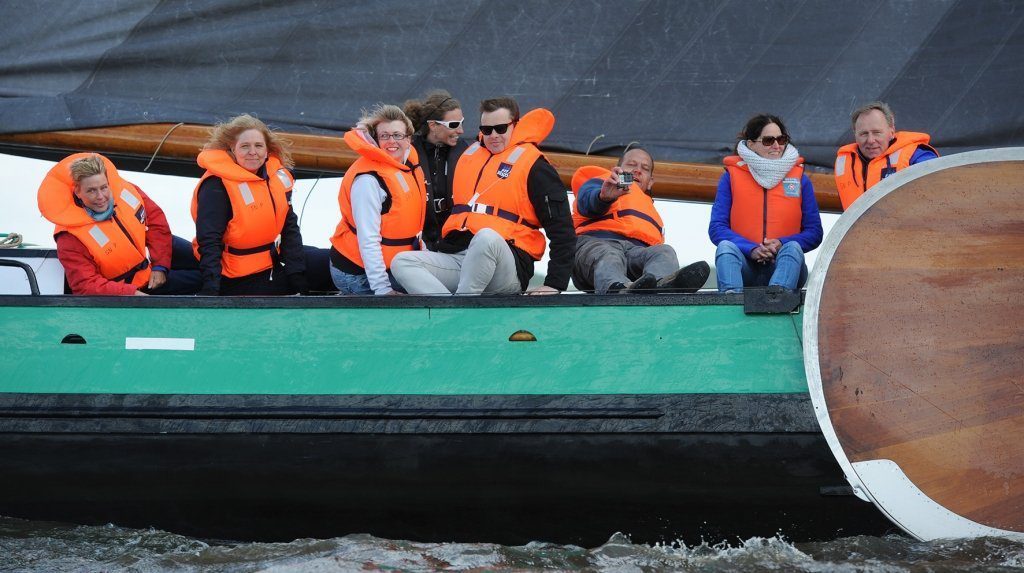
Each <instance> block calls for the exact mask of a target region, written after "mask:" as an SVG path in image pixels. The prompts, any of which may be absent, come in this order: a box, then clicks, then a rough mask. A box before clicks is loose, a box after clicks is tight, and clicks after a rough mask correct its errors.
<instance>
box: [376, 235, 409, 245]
mask: <svg viewBox="0 0 1024 573" xmlns="http://www.w3.org/2000/svg"><path fill="white" fill-rule="evenodd" d="M380 244H381V245H384V246H385V247H412V246H415V245H416V237H415V236H413V237H402V238H399V239H390V238H388V237H381V238H380Z"/></svg>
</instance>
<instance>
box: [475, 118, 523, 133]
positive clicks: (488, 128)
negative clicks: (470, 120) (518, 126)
mask: <svg viewBox="0 0 1024 573" xmlns="http://www.w3.org/2000/svg"><path fill="white" fill-rule="evenodd" d="M513 123H515V122H514V121H510V122H508V123H499V124H498V125H481V126H480V133H482V134H484V135H490V134H491V133H492V132H495V131H497V132H498V135H505V132H507V131H508V126H510V125H512V124H513Z"/></svg>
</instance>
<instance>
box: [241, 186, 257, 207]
mask: <svg viewBox="0 0 1024 573" xmlns="http://www.w3.org/2000/svg"><path fill="white" fill-rule="evenodd" d="M238 191H239V192H241V193H242V201H245V204H246V205H252V204H253V203H255V202H256V198H255V197H253V196H252V189H249V184H248V183H245V182H242V183H239V184H238Z"/></svg>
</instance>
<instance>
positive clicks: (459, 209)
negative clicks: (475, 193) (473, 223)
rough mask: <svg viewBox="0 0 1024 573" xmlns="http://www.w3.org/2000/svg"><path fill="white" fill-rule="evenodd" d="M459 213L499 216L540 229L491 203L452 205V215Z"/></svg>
mask: <svg viewBox="0 0 1024 573" xmlns="http://www.w3.org/2000/svg"><path fill="white" fill-rule="evenodd" d="M459 213H478V214H481V215H491V216H493V217H500V218H502V219H505V220H506V221H511V222H513V223H515V224H517V225H523V226H524V227H529V228H530V229H534V230H537V229H540V227H539V226H537V225H534V224H533V223H530V222H529V221H526V220H524V219H523V218H522V217H520V216H519V215H516V214H515V213H513V212H512V211H506V210H504V209H499V208H497V207H493V206H491V205H484V204H483V203H474V204H473V205H456V206H454V207H452V215H458V214H459Z"/></svg>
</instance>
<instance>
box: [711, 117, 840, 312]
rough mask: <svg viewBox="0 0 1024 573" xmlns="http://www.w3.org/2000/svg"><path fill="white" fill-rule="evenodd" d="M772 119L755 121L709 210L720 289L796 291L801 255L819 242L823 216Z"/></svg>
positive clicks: (802, 274)
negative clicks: (767, 288) (758, 287)
mask: <svg viewBox="0 0 1024 573" xmlns="http://www.w3.org/2000/svg"><path fill="white" fill-rule="evenodd" d="M789 141H790V138H789V132H787V131H786V126H785V124H783V123H782V120H781V119H779V118H778V117H776V116H774V115H766V114H759V115H756V116H754V117H752V118H751V119H750V120H749V121H748V122H747V125H746V126H745V127H744V128H743V131H742V132H741V133H740V140H739V142H737V144H736V152H737V155H734V156H730V157H726V158H725V173H724V174H722V178H721V179H719V181H718V192H717V194H716V195H715V203H714V205H712V207H711V223H710V224H709V226H708V235H709V236H710V237H711V242H713V243H714V244H715V245H717V247H718V248H717V250H716V252H715V267H716V273H717V276H718V290H719V292H743V287H744V286H766V285H767V286H768V287H769V289H773V288H774V289H786V290H794V289H796V288H799V287H800V286H802V285H803V284H804V282H806V280H807V265H806V264H804V253H805V252H808V251H811V250H814V249H816V248H817V247H818V245H820V244H821V239H822V228H821V216H820V215H819V213H818V202H817V200H816V199H815V197H814V186H813V185H812V184H811V180H810V179H809V178H808V177H807V175H805V174H804V172H803V171H804V170H803V158H801V157H800V154H799V152H798V151H797V149H796V147H794V146H793V145H791V144H790V143H789Z"/></svg>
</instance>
